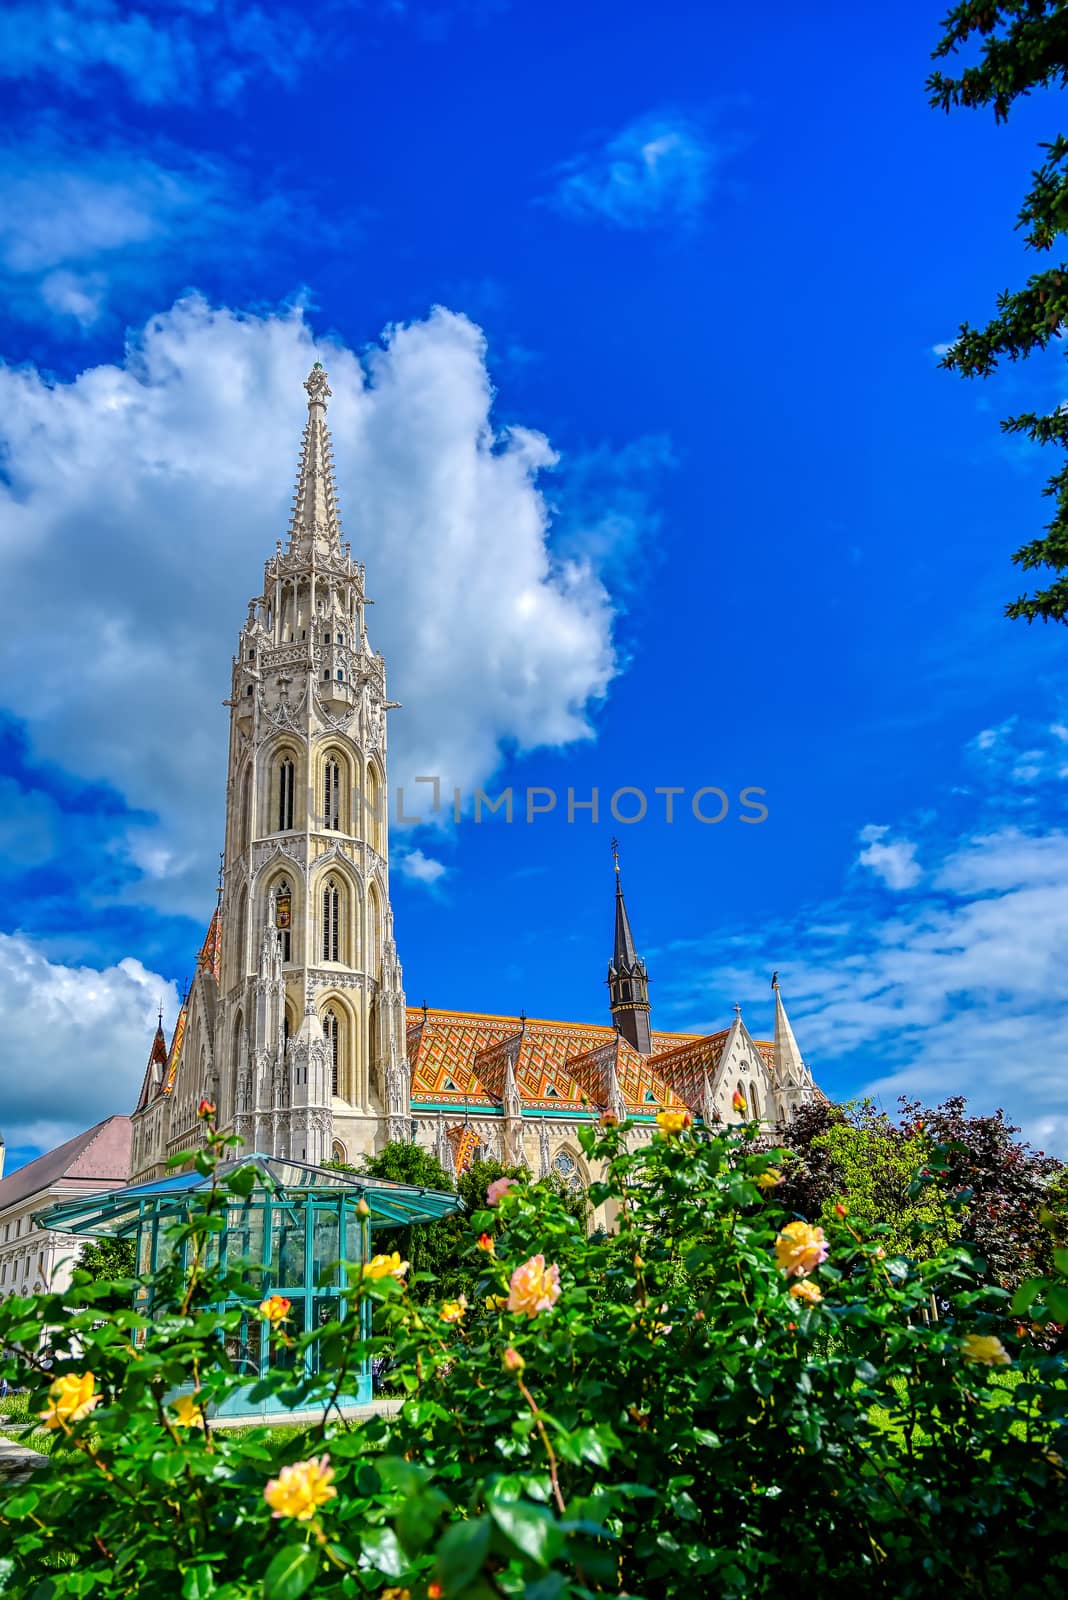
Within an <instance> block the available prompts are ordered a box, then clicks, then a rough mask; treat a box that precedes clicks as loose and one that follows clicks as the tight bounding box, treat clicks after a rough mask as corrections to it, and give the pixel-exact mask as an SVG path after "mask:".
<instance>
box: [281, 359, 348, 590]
mask: <svg viewBox="0 0 1068 1600" xmlns="http://www.w3.org/2000/svg"><path fill="white" fill-rule="evenodd" d="M304 387H305V389H306V390H307V392H308V420H307V422H306V423H305V425H304V437H303V439H302V441H301V447H300V467H299V469H298V472H297V491H296V494H295V496H294V498H293V515H292V517H291V519H290V523H289V554H290V555H301V556H304V557H305V558H306V559H308V560H309V561H310V560H312V559H314V557H315V556H324V555H329V556H340V555H341V523H340V521H339V519H338V513H337V485H336V484H335V482H334V455H333V445H332V443H331V440H330V429H329V428H328V427H327V425H326V402H327V401H328V400H329V399H330V396H331V393H332V391H331V388H330V385H329V383H328V382H327V376H326V372H325V370H324V368H323V364H322V362H321V361H317V362H316V363H315V365H314V366H313V367H312V369H311V371H310V372H309V374H308V376H307V378H306V379H305V381H304Z"/></svg>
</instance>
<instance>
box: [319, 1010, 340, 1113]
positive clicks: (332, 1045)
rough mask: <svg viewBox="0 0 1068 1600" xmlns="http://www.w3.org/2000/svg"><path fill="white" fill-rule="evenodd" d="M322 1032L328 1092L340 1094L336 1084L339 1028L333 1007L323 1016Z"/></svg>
mask: <svg viewBox="0 0 1068 1600" xmlns="http://www.w3.org/2000/svg"><path fill="white" fill-rule="evenodd" d="M323 1033H324V1035H325V1037H326V1051H327V1055H328V1057H329V1060H330V1092H331V1094H340V1092H341V1091H340V1089H339V1087H338V1085H339V1084H340V1082H341V1028H340V1026H339V1025H338V1019H337V1012H336V1011H335V1010H333V1008H331V1009H330V1010H329V1011H328V1012H327V1013H326V1015H325V1016H324V1017H323Z"/></svg>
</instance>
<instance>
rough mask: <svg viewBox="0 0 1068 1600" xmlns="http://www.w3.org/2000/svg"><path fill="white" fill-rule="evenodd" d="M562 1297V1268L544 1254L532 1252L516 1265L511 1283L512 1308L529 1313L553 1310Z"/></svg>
mask: <svg viewBox="0 0 1068 1600" xmlns="http://www.w3.org/2000/svg"><path fill="white" fill-rule="evenodd" d="M559 1298H560V1268H559V1267H558V1266H557V1265H556V1262H555V1261H554V1262H553V1263H552V1265H551V1266H548V1267H547V1266H546V1265H545V1257H544V1256H542V1255H537V1256H531V1258H530V1260H529V1261H524V1262H523V1265H522V1266H521V1267H516V1269H515V1271H514V1272H513V1273H512V1276H511V1278H510V1280H509V1283H508V1309H509V1311H512V1312H516V1313H518V1314H520V1315H522V1316H525V1317H536V1316H537V1315H538V1313H539V1312H540V1311H551V1310H552V1308H553V1306H554V1305H555V1304H556V1302H557V1301H558V1300H559Z"/></svg>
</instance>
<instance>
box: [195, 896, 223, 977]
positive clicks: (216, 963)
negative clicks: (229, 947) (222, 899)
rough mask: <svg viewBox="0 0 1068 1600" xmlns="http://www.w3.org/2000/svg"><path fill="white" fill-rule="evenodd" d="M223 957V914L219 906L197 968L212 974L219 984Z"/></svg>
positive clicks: (206, 935) (206, 936)
mask: <svg viewBox="0 0 1068 1600" xmlns="http://www.w3.org/2000/svg"><path fill="white" fill-rule="evenodd" d="M221 957H222V912H221V910H220V908H219V907H218V906H216V907H215V910H214V912H213V913H212V918H211V921H210V922H209V923H208V931H207V933H206V934H205V935H204V943H203V944H202V945H201V947H200V953H199V955H198V956H197V966H198V968H199V969H200V970H201V971H202V972H210V973H211V975H212V977H213V978H214V979H215V982H216V983H218V981H219V977H220V973H221V970H222V968H221Z"/></svg>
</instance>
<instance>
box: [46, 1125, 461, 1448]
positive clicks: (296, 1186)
mask: <svg viewBox="0 0 1068 1600" xmlns="http://www.w3.org/2000/svg"><path fill="white" fill-rule="evenodd" d="M250 1167H251V1168H253V1169H254V1170H255V1172H256V1181H255V1184H254V1186H253V1188H252V1191H251V1193H250V1194H249V1195H248V1196H247V1197H244V1196H238V1195H236V1194H229V1195H228V1196H227V1216H226V1227H225V1229H224V1230H222V1231H221V1232H220V1233H218V1234H213V1235H211V1236H210V1238H209V1244H208V1250H209V1255H208V1261H209V1263H213V1262H216V1261H218V1260H219V1259H220V1257H222V1258H223V1259H225V1260H226V1262H227V1264H228V1265H230V1266H232V1267H233V1268H235V1269H241V1268H242V1267H245V1268H248V1270H249V1271H250V1273H251V1272H252V1271H255V1273H256V1275H257V1280H258V1281H257V1283H256V1287H255V1297H256V1298H255V1299H250V1300H247V1301H246V1300H238V1299H233V1300H227V1301H224V1302H222V1303H221V1305H220V1309H225V1310H231V1309H234V1308H240V1309H241V1310H242V1311H243V1312H244V1313H245V1314H244V1315H243V1316H242V1318H241V1322H240V1325H239V1327H238V1329H237V1330H236V1332H233V1333H230V1334H227V1335H226V1336H225V1340H224V1342H225V1346H226V1351H227V1355H228V1356H229V1358H230V1360H231V1362H232V1363H233V1365H234V1367H235V1369H236V1370H237V1371H238V1372H242V1370H243V1371H244V1373H245V1374H246V1375H247V1380H248V1381H247V1382H246V1383H244V1384H242V1385H240V1386H239V1387H237V1388H235V1389H233V1390H232V1391H231V1392H230V1394H228V1395H227V1396H226V1398H225V1400H224V1401H223V1403H222V1404H221V1405H220V1406H219V1407H218V1414H219V1415H221V1416H225V1417H228V1418H233V1419H234V1420H237V1419H239V1418H249V1417H255V1416H262V1417H269V1416H275V1417H279V1418H280V1417H283V1416H285V1415H286V1413H287V1411H289V1409H290V1408H289V1407H287V1406H286V1405H285V1404H284V1403H283V1402H282V1401H281V1400H279V1399H278V1397H277V1396H274V1395H270V1396H267V1397H266V1398H264V1399H257V1400H253V1399H252V1398H251V1391H252V1389H253V1388H254V1387H255V1385H256V1384H258V1383H259V1382H260V1381H261V1379H263V1378H264V1377H266V1375H267V1373H268V1372H270V1371H277V1370H278V1369H279V1368H282V1369H286V1368H290V1369H291V1370H292V1364H293V1361H294V1358H295V1352H293V1351H292V1349H291V1348H290V1347H289V1346H288V1345H287V1344H286V1343H284V1342H283V1341H282V1340H281V1339H279V1338H278V1337H277V1335H276V1334H275V1332H274V1330H273V1329H271V1328H270V1326H269V1325H268V1324H267V1323H266V1322H264V1321H263V1320H262V1319H261V1318H259V1317H257V1316H256V1315H255V1306H256V1305H257V1304H258V1302H259V1300H261V1299H263V1298H264V1297H265V1296H267V1295H271V1294H278V1295H284V1296H285V1298H286V1299H287V1300H288V1301H289V1302H290V1311H289V1316H288V1318H287V1321H286V1333H287V1334H288V1335H290V1336H292V1335H295V1334H297V1335H299V1334H301V1333H304V1332H307V1331H309V1330H310V1329H312V1328H314V1327H316V1326H321V1325H322V1324H323V1323H325V1322H328V1321H331V1320H332V1319H333V1318H334V1317H335V1316H341V1317H342V1318H343V1317H344V1314H345V1302H344V1300H343V1299H342V1298H341V1292H342V1290H343V1289H344V1288H346V1287H347V1285H348V1281H349V1276H348V1273H347V1271H346V1263H349V1264H351V1263H360V1264H364V1263H366V1262H367V1261H368V1260H369V1258H370V1255H371V1242H372V1237H373V1234H374V1233H375V1232H377V1231H379V1230H381V1229H383V1228H390V1227H397V1226H406V1225H408V1224H410V1223H412V1222H423V1221H431V1220H434V1219H436V1218H439V1217H444V1216H448V1215H449V1214H450V1213H451V1212H453V1211H456V1210H458V1209H460V1208H461V1206H462V1204H463V1202H462V1201H461V1200H460V1199H459V1197H458V1196H457V1195H455V1194H446V1193H444V1192H443V1191H441V1190H438V1189H422V1188H417V1187H415V1186H412V1185H408V1184H401V1183H390V1182H388V1181H386V1180H385V1179H380V1178H364V1177H360V1176H358V1175H357V1174H353V1173H344V1172H334V1171H331V1170H330V1169H328V1168H324V1167H312V1166H308V1165H307V1164H306V1163H298V1162H289V1161H281V1160H279V1159H278V1158H276V1157H273V1156H265V1155H261V1154H259V1153H256V1154H253V1155H249V1156H246V1157H245V1158H244V1159H241V1160H233V1161H226V1162H221V1163H220V1164H219V1167H218V1169H217V1172H216V1183H217V1184H218V1185H222V1186H223V1188H224V1192H225V1180H226V1178H227V1177H229V1176H230V1175H231V1174H232V1173H234V1172H236V1171H238V1170H239V1169H247V1168H250ZM210 1187H211V1179H210V1178H206V1177H202V1176H201V1175H200V1174H199V1173H196V1172H185V1173H179V1174H177V1175H175V1176H173V1177H169V1178H161V1179H159V1180H158V1181H155V1182H151V1183H143V1184H135V1185H132V1186H129V1187H127V1188H125V1189H113V1190H110V1191H108V1192H106V1193H102V1194H94V1195H86V1196H85V1197H84V1198H82V1199H79V1200H66V1201H60V1202H59V1203H58V1204H56V1205H53V1206H51V1207H49V1208H48V1210H46V1211H41V1212H38V1213H37V1215H36V1216H35V1218H34V1220H35V1221H36V1222H37V1223H38V1224H39V1225H40V1226H41V1227H44V1228H55V1229H59V1230H61V1231H62V1232H64V1233H86V1234H96V1235H99V1234H108V1235H111V1236H113V1237H118V1238H130V1237H133V1238H134V1239H135V1240H136V1252H137V1254H136V1261H137V1274H138V1276H139V1277H147V1276H149V1275H150V1274H151V1273H154V1272H156V1271H158V1270H159V1269H160V1268H161V1267H162V1266H163V1265H164V1263H165V1262H166V1261H167V1260H168V1259H170V1258H171V1256H172V1255H173V1246H172V1245H170V1243H169V1242H168V1233H169V1231H170V1229H169V1227H168V1224H171V1225H174V1224H176V1223H180V1222H183V1221H184V1220H185V1218H186V1216H187V1214H188V1207H189V1203H190V1201H192V1200H194V1198H196V1197H202V1196H203V1195H204V1194H205V1193H206V1192H207V1191H208V1190H209V1189H210ZM361 1201H364V1202H365V1203H366V1206H367V1209H368V1213H369V1214H368V1215H367V1216H365V1217H364V1216H361V1215H360V1214H359V1210H358V1208H359V1205H360V1202H361ZM186 1248H187V1246H185V1245H183V1247H182V1249H183V1256H184V1253H185V1250H186ZM183 1264H184V1263H183ZM134 1306H135V1308H136V1309H137V1310H140V1311H144V1312H147V1313H150V1312H151V1309H152V1306H151V1291H150V1290H149V1289H148V1288H147V1286H141V1287H140V1288H139V1289H138V1290H137V1293H136V1295H135V1298H134ZM359 1315H360V1319H361V1334H362V1335H365V1336H369V1335H370V1331H371V1307H370V1304H369V1303H368V1302H367V1301H364V1302H362V1303H361V1305H360V1309H359ZM315 1354H316V1347H315V1346H314V1345H313V1346H312V1347H311V1348H310V1349H309V1350H308V1351H306V1352H305V1353H304V1356H303V1358H302V1359H303V1362H304V1365H303V1368H302V1370H301V1371H300V1372H296V1371H294V1377H295V1378H296V1379H297V1380H300V1379H302V1378H308V1377H312V1376H314V1375H315V1372H314V1369H313V1366H312V1362H313V1361H314V1358H315ZM191 1387H192V1386H190V1388H191ZM176 1392H177V1393H181V1392H183V1391H181V1390H179V1391H176ZM186 1392H187V1391H186ZM371 1397H372V1381H371V1368H370V1363H369V1362H368V1361H364V1362H362V1363H361V1364H360V1365H359V1366H358V1367H357V1368H355V1369H354V1370H353V1371H352V1373H351V1375H350V1377H349V1378H348V1379H347V1380H346V1385H345V1393H344V1394H340V1395H338V1397H337V1403H338V1404H339V1405H342V1406H359V1405H366V1404H368V1403H369V1402H370V1400H371Z"/></svg>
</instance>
